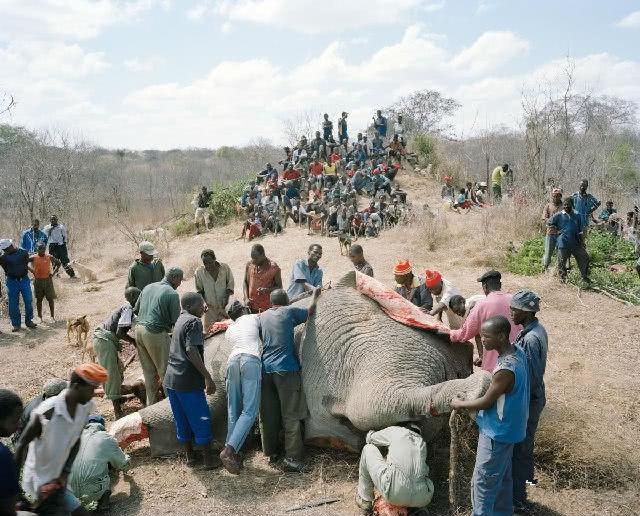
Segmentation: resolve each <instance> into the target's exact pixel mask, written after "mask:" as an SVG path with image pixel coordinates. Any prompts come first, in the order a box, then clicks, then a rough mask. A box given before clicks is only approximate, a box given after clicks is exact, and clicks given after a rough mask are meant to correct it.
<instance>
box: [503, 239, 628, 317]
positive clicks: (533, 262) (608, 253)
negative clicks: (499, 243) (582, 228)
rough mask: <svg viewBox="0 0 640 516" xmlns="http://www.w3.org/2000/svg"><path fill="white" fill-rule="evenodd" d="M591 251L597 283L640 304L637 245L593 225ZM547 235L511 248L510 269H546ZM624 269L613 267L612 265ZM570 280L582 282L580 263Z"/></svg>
mask: <svg viewBox="0 0 640 516" xmlns="http://www.w3.org/2000/svg"><path fill="white" fill-rule="evenodd" d="M586 245H587V251H588V253H589V258H590V267H591V280H592V282H593V286H594V287H596V288H598V289H600V290H603V291H605V292H608V293H609V294H612V295H614V296H615V297H617V298H619V299H622V300H624V301H628V302H630V303H633V304H634V305H640V277H638V274H637V273H636V272H635V270H634V267H635V263H636V260H637V258H636V255H635V248H634V245H633V244H632V243H631V242H628V241H626V240H622V239H620V238H616V237H615V236H613V235H611V234H610V233H606V232H604V231H600V230H597V229H592V230H591V231H590V232H589V234H588V236H587V241H586ZM543 255H544V236H542V235H538V236H535V237H533V238H530V239H528V240H525V241H524V242H523V243H522V245H521V246H520V247H519V248H518V249H516V248H515V247H511V248H510V249H508V250H507V256H506V262H507V270H509V272H513V273H515V274H521V275H524V276H535V275H537V274H540V273H542V256H543ZM613 265H616V266H621V267H619V268H620V269H623V270H612V268H611V267H612V266H613ZM568 280H569V282H571V283H573V284H575V285H578V286H582V280H581V278H580V274H579V272H578V270H577V268H576V267H574V268H573V269H572V270H571V272H570V273H569V275H568Z"/></svg>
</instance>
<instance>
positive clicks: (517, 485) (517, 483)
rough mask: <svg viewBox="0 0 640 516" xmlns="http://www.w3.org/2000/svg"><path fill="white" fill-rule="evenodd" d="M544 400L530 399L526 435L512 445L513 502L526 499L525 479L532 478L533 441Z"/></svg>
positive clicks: (517, 502)
mask: <svg viewBox="0 0 640 516" xmlns="http://www.w3.org/2000/svg"><path fill="white" fill-rule="evenodd" d="M543 408H544V402H542V401H539V402H536V401H532V402H531V404H530V405H529V419H528V420H527V435H526V436H525V438H524V441H522V442H520V443H517V444H516V445H514V447H513V461H512V467H513V503H514V504H523V503H524V502H526V501H527V484H526V483H527V480H533V441H534V438H535V436H536V430H537V429H538V422H539V421H540V414H541V413H542V409H543Z"/></svg>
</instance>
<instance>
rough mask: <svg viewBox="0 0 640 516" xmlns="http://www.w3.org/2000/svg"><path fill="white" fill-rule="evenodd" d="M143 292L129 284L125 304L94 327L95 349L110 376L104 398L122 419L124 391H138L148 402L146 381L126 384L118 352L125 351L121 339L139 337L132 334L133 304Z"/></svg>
mask: <svg viewBox="0 0 640 516" xmlns="http://www.w3.org/2000/svg"><path fill="white" fill-rule="evenodd" d="M139 296H140V289H137V288H136V287H127V288H126V289H125V291H124V297H125V299H126V300H127V302H126V303H125V304H123V305H122V306H120V307H119V308H117V309H116V310H115V311H114V312H112V313H111V315H110V316H109V318H108V319H107V320H106V321H104V322H103V323H102V324H101V325H100V326H98V327H97V328H96V329H95V330H93V350H94V352H95V354H96V360H97V361H98V363H99V364H100V365H101V366H102V367H104V368H105V369H106V370H107V372H108V374H109V379H108V380H107V381H106V383H105V384H104V399H105V400H111V402H112V403H113V413H114V415H115V418H116V419H120V418H121V417H122V416H123V415H124V414H123V412H122V402H123V395H125V394H135V395H136V396H137V397H138V398H139V399H140V401H141V402H142V404H143V405H144V404H145V403H146V395H145V390H144V384H143V383H142V382H140V381H138V382H136V383H135V384H133V385H127V384H123V383H122V381H123V372H124V366H123V364H122V362H121V361H120V357H119V356H118V352H120V351H122V342H125V343H126V342H128V343H130V344H133V345H135V344H136V341H135V339H134V338H133V337H130V336H129V330H130V329H131V327H132V326H133V307H134V306H135V304H136V301H138V297H139Z"/></svg>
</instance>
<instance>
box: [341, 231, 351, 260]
mask: <svg viewBox="0 0 640 516" xmlns="http://www.w3.org/2000/svg"><path fill="white" fill-rule="evenodd" d="M338 244H339V245H340V256H344V254H346V255H347V256H349V252H350V251H351V236H350V235H349V234H347V233H345V232H344V231H341V232H340V233H338ZM343 251H345V253H344V254H343Z"/></svg>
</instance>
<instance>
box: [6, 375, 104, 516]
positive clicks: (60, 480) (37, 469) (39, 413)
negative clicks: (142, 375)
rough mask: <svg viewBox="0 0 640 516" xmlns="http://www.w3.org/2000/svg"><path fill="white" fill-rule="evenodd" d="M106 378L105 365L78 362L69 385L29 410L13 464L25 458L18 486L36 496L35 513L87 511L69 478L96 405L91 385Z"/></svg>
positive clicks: (19, 464) (93, 386) (75, 514)
mask: <svg viewBox="0 0 640 516" xmlns="http://www.w3.org/2000/svg"><path fill="white" fill-rule="evenodd" d="M106 379H107V371H106V370H105V369H104V368H103V367H101V366H99V365H98V364H91V363H88V364H82V365H79V366H78V367H76V368H75V370H74V371H73V373H71V379H70V381H69V387H68V388H67V389H65V390H63V391H62V392H61V393H60V394H58V395H57V396H54V397H52V398H48V399H46V400H44V401H43V402H42V403H41V404H40V405H39V406H38V407H37V408H36V409H34V410H33V412H32V414H31V420H30V421H29V424H28V425H27V428H25V430H24V432H23V434H22V436H21V437H20V440H19V441H18V446H17V447H16V464H17V466H18V469H20V468H21V467H22V466H23V462H24V467H23V468H22V469H23V471H22V488H23V489H24V491H25V492H26V493H27V494H28V495H30V496H32V497H33V498H34V499H36V500H37V502H36V504H37V507H38V509H39V510H38V512H39V513H40V512H42V513H46V514H54V513H55V514H60V512H62V513H63V514H64V513H67V514H68V513H71V514H72V515H74V516H77V515H88V514H89V513H88V512H87V511H86V510H85V509H84V508H83V507H82V505H80V501H79V500H78V498H76V496H74V495H73V493H72V492H71V491H70V490H69V489H68V487H67V478H68V476H69V473H70V472H71V467H72V465H73V461H74V460H75V457H76V454H77V453H78V449H79V447H80V435H81V434H82V429H83V428H84V426H85V424H86V423H87V421H88V420H89V415H90V414H91V413H92V412H93V411H94V404H93V401H92V398H93V394H94V391H95V389H96V387H97V386H98V385H100V384H101V383H103V382H105V381H106ZM45 430H46V431H45ZM25 455H26V461H25ZM56 510H57V511H58V512H56Z"/></svg>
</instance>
